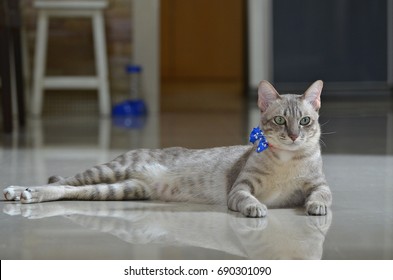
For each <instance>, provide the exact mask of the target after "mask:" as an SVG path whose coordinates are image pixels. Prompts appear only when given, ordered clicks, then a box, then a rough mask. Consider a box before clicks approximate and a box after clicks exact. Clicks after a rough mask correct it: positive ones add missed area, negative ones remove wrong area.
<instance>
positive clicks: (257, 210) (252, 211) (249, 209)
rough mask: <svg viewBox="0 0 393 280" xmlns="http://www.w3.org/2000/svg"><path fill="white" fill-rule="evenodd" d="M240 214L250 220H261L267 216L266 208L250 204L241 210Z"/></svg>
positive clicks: (258, 204) (261, 205)
mask: <svg viewBox="0 0 393 280" xmlns="http://www.w3.org/2000/svg"><path fill="white" fill-rule="evenodd" d="M241 212H242V214H243V215H244V216H246V217H250V218H262V217H265V216H266V215H267V207H266V206H265V205H263V204H262V203H251V204H248V205H246V206H245V207H244V208H243V209H242V211H241Z"/></svg>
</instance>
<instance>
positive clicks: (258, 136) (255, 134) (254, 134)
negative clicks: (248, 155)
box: [250, 127, 270, 153]
mask: <svg viewBox="0 0 393 280" xmlns="http://www.w3.org/2000/svg"><path fill="white" fill-rule="evenodd" d="M258 140H259V143H258V146H257V153H260V152H263V151H264V150H266V149H267V148H269V146H270V145H269V144H268V143H267V140H266V137H265V135H264V134H263V131H262V130H261V129H260V128H259V127H255V128H254V129H253V130H252V131H251V133H250V142H251V143H253V144H254V143H255V142H256V141H258Z"/></svg>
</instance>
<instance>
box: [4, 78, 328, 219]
mask: <svg viewBox="0 0 393 280" xmlns="http://www.w3.org/2000/svg"><path fill="white" fill-rule="evenodd" d="M322 86H323V84H322V81H316V82H315V83H314V84H312V85H311V86H310V88H309V89H308V90H307V91H306V92H305V93H304V94H303V95H292V94H287V95H279V94H278V93H277V91H276V90H275V89H274V87H273V86H272V85H270V84H269V83H268V82H266V81H262V82H261V83H260V85H259V89H258V107H259V109H260V110H261V121H260V127H261V128H262V130H263V131H264V132H265V136H266V139H267V141H268V143H269V148H268V149H267V150H265V151H264V152H262V153H257V152H256V151H255V149H256V144H255V145H254V146H252V145H246V146H231V147H219V148H213V149H204V150H190V149H185V148H167V149H157V150H151V149H141V150H133V151H130V152H128V153H125V154H123V155H121V156H119V157H117V158H116V159H114V160H113V161H111V162H109V163H106V164H102V165H98V166H95V167H93V168H91V169H88V170H86V171H84V172H82V173H79V174H77V175H75V176H73V177H69V178H62V177H58V176H55V177H51V178H50V179H49V183H48V184H47V185H43V186H36V187H16V186H11V187H8V188H6V189H5V190H4V195H5V197H6V199H7V200H20V201H21V202H22V203H36V202H43V201H53V200H60V199H72V200H143V199H152V200H163V201H179V202H196V203H206V204H222V205H228V208H229V209H231V210H233V211H239V212H241V213H242V214H244V215H245V216H248V217H263V216H265V215H266V214H267V207H293V206H300V205H305V208H306V212H307V213H308V214H311V215H326V213H327V208H328V207H329V206H330V205H331V200H332V199H331V193H330V189H329V187H328V185H327V183H326V180H325V177H324V174H323V172H322V159H321V153H320V146H319V138H320V126H319V124H318V110H319V108H320V94H321V91H322Z"/></svg>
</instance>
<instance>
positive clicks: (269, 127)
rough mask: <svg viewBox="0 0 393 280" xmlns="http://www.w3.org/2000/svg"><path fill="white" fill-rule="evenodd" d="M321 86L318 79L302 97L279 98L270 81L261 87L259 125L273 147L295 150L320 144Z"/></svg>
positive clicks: (259, 91) (287, 96)
mask: <svg viewBox="0 0 393 280" xmlns="http://www.w3.org/2000/svg"><path fill="white" fill-rule="evenodd" d="M322 87H323V82H322V81H320V80H319V81H316V82H314V83H313V84H312V85H311V86H310V87H309V88H308V89H307V90H306V91H305V93H304V94H302V95H296V94H285V95H280V94H278V92H277V91H276V89H275V88H274V87H273V86H272V85H271V84H270V83H269V82H267V81H262V82H261V83H260V84H259V87H258V107H259V109H260V110H261V124H260V125H261V128H262V130H263V131H264V133H265V136H266V139H267V141H268V143H269V145H270V146H272V147H276V148H278V149H282V150H288V151H296V150H299V149H305V148H307V147H311V146H314V145H315V144H318V143H319V138H320V126H319V123H318V117H319V114H318V111H319V108H320V107H321V99H320V96H321V92H322Z"/></svg>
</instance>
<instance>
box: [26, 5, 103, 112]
mask: <svg viewBox="0 0 393 280" xmlns="http://www.w3.org/2000/svg"><path fill="white" fill-rule="evenodd" d="M107 6H108V3H107V1H106V0H92V1H76V0H75V1H61V0H59V1H47V0H36V1H35V2H34V7H35V8H37V10H38V19H37V36H36V46H35V62H34V81H33V93H32V94H33V96H32V108H31V112H32V114H33V115H40V114H41V112H42V101H43V90H44V89H97V90H98V93H99V110H100V114H101V115H109V113H110V98H109V89H108V70H107V57H106V43H105V28H104V17H103V12H102V11H103V9H104V8H106V7H107ZM49 17H91V19H92V26H93V38H94V50H95V63H96V75H95V76H49V77H48V76H45V65H46V49H47V43H48V21H49Z"/></svg>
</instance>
